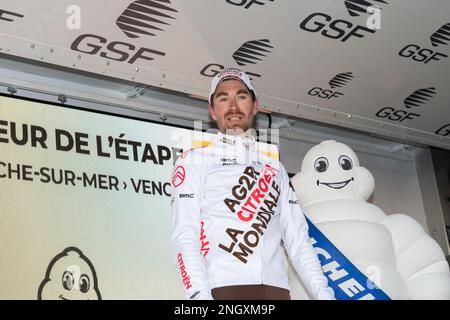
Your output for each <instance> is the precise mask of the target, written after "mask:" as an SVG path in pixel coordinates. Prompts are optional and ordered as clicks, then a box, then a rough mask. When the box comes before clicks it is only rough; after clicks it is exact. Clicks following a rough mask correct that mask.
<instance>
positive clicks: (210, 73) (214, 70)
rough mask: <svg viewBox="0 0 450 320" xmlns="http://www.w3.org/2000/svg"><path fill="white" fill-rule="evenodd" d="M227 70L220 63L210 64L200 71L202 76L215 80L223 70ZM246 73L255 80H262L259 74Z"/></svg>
mask: <svg viewBox="0 0 450 320" xmlns="http://www.w3.org/2000/svg"><path fill="white" fill-rule="evenodd" d="M224 69H225V66H223V65H221V64H218V63H209V64H207V65H206V66H204V67H203V69H202V70H201V71H200V74H201V75H202V76H205V77H208V78H214V77H215V76H216V75H218V74H219V73H220V72H221V71H222V70H224ZM245 73H246V74H247V75H248V76H249V77H250V78H251V79H253V78H254V77H256V78H260V77H261V75H260V74H257V73H252V72H247V71H245Z"/></svg>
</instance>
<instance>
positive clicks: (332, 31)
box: [300, 0, 386, 42]
mask: <svg viewBox="0 0 450 320" xmlns="http://www.w3.org/2000/svg"><path fill="white" fill-rule="evenodd" d="M373 1H377V2H379V1H378V0H372V2H373ZM382 2H383V3H386V2H385V1H382ZM345 5H346V7H347V10H348V12H349V14H350V15H351V16H358V15H359V13H358V12H366V13H373V15H374V16H375V17H379V16H380V10H379V9H378V8H375V7H372V3H370V1H362V0H357V1H355V0H352V1H345ZM372 20H373V16H371V17H370V18H369V19H368V20H367V21H366V26H362V25H355V24H353V23H352V22H350V21H346V20H343V19H333V17H331V16H330V15H328V14H326V13H321V12H315V13H311V14H310V15H309V16H308V17H306V19H304V20H303V21H302V22H301V23H300V29H302V30H304V31H308V32H313V33H315V32H320V34H321V35H323V36H324V37H326V38H330V39H335V40H340V41H342V42H346V41H347V40H348V39H350V38H352V37H356V38H364V37H365V36H366V35H367V34H370V33H375V32H376V29H380V28H381V27H380V22H379V21H376V22H375V23H374V22H373V21H372Z"/></svg>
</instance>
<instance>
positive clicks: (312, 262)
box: [280, 165, 335, 300]
mask: <svg viewBox="0 0 450 320" xmlns="http://www.w3.org/2000/svg"><path fill="white" fill-rule="evenodd" d="M280 168H281V170H280V174H282V183H281V217H280V218H281V224H282V227H283V236H282V239H283V242H284V246H285V248H286V250H287V253H288V256H289V259H290V260H291V262H292V264H293V266H294V268H295V270H296V271H297V273H298V274H299V276H300V278H301V279H302V282H303V283H304V284H305V286H306V287H307V289H308V291H309V293H310V294H311V295H312V297H313V298H314V299H318V300H334V299H335V298H334V292H333V290H332V289H331V288H330V287H329V286H328V280H327V278H326V277H325V275H324V274H323V271H322V268H321V266H320V262H319V259H318V257H317V255H316V253H315V252H314V248H313V246H312V243H311V240H310V237H309V234H308V224H307V222H306V219H305V216H304V215H303V212H302V210H301V208H300V205H299V204H298V200H297V196H296V195H295V193H294V191H293V190H292V188H291V187H290V185H289V177H288V175H287V173H286V170H285V169H284V167H283V166H282V165H281V166H280Z"/></svg>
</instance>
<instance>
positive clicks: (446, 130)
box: [436, 123, 450, 136]
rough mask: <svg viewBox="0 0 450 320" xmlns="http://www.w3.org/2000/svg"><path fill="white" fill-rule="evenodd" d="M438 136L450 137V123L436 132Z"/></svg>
mask: <svg viewBox="0 0 450 320" xmlns="http://www.w3.org/2000/svg"><path fill="white" fill-rule="evenodd" d="M436 134H438V135H440V136H449V135H450V123H448V124H446V125H444V126H442V127H440V128H439V129H438V130H436Z"/></svg>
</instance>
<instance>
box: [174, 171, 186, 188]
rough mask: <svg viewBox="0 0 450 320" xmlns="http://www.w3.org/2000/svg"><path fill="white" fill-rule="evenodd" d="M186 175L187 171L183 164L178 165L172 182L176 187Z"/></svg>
mask: <svg viewBox="0 0 450 320" xmlns="http://www.w3.org/2000/svg"><path fill="white" fill-rule="evenodd" d="M185 177H186V171H185V170H184V167H183V166H178V167H176V168H175V171H174V173H173V176H172V184H173V186H174V187H175V188H176V187H178V186H180V185H181V184H182V183H183V182H184V178H185Z"/></svg>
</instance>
